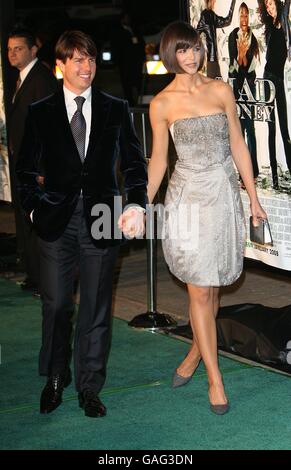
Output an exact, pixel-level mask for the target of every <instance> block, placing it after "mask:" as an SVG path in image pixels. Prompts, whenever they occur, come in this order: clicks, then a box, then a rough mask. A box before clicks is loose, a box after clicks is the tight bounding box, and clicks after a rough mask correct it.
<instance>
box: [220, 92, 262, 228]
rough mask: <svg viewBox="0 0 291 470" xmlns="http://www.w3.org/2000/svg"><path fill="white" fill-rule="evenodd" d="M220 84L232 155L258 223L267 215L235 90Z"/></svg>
mask: <svg viewBox="0 0 291 470" xmlns="http://www.w3.org/2000/svg"><path fill="white" fill-rule="evenodd" d="M220 86H221V93H220V96H221V99H222V101H223V107H224V109H225V112H226V114H227V119H228V126H229V138H230V147H231V152H232V156H233V159H234V162H235V164H236V166H237V168H238V171H239V173H240V175H241V177H242V180H243V182H244V185H245V187H246V190H247V192H248V195H249V199H250V204H251V212H252V215H253V217H254V218H255V220H254V222H255V223H256V218H266V217H267V215H266V213H265V211H264V210H263V209H262V208H261V206H260V203H259V201H258V196H257V191H256V187H255V183H254V174H253V167H252V161H251V157H250V153H249V150H248V147H247V145H246V143H245V140H244V137H243V135H242V132H241V126H240V122H239V118H238V115H237V109H236V103H235V99H234V95H233V92H232V90H231V88H230V86H229V85H227V84H226V83H221V85H220Z"/></svg>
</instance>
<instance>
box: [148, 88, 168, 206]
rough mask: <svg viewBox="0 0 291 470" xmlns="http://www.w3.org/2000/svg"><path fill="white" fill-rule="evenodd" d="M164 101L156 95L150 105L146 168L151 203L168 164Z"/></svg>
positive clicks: (166, 122) (166, 121) (166, 123)
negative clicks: (147, 163) (148, 149)
mask: <svg viewBox="0 0 291 470" xmlns="http://www.w3.org/2000/svg"><path fill="white" fill-rule="evenodd" d="M165 107H166V103H165V100H164V99H163V98H162V97H160V95H158V96H157V97H156V98H154V99H153V100H152V102H151V105H150V121H151V126H152V134H153V144H152V154H151V158H150V163H149V168H148V199H149V203H152V201H153V199H154V197H155V195H156V193H157V191H158V189H159V187H160V184H161V182H162V179H163V176H164V174H165V172H166V169H167V163H168V145H169V131H168V120H167V119H166V115H165Z"/></svg>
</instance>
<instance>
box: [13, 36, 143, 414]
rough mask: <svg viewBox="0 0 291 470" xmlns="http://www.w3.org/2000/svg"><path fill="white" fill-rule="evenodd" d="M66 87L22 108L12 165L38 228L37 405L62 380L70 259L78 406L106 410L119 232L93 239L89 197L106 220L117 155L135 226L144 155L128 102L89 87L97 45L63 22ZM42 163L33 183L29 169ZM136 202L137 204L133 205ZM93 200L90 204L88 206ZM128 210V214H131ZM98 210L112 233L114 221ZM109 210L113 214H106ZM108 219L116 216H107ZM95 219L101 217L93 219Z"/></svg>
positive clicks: (57, 393) (57, 394)
mask: <svg viewBox="0 0 291 470" xmlns="http://www.w3.org/2000/svg"><path fill="white" fill-rule="evenodd" d="M56 58H57V64H58V66H59V67H60V69H61V71H62V73H63V78H64V87H63V88H62V89H61V90H59V91H58V92H57V93H55V94H54V95H52V96H51V97H48V98H47V99H45V100H42V101H41V102H38V103H35V104H34V105H32V106H31V107H30V110H29V115H28V119H27V126H26V131H25V135H24V140H23V145H22V149H21V154H20V159H19V162H18V166H17V173H18V175H19V179H20V181H21V198H22V201H23V207H24V209H25V211H26V212H27V213H30V214H31V213H32V214H31V217H32V218H33V225H34V227H35V229H36V231H37V233H38V235H39V245H40V268H41V294H42V301H43V338H42V347H41V351H40V361H39V369H40V374H41V375H46V376H48V380H47V384H46V386H45V388H44V390H43V392H42V395H41V403H40V411H41V413H50V412H51V411H53V410H54V409H55V408H56V407H57V406H59V405H60V403H61V401H62V392H63V388H64V387H65V386H67V385H68V384H69V383H70V381H71V377H70V369H69V362H70V356H71V347H70V337H71V333H72V323H71V318H72V314H73V311H74V303H73V297H72V292H73V283H74V275H75V265H76V263H79V269H80V306H79V314H78V321H77V326H76V332H75V343H74V358H75V381H76V389H77V391H78V397H79V404H80V407H82V408H84V411H85V415H86V416H91V417H97V416H104V415H105V414H106V408H105V406H104V405H103V403H102V402H101V401H100V399H99V397H98V393H99V392H100V390H101V388H102V386H103V384H104V382H105V378H106V363H107V357H108V352H109V346H110V326H111V297H112V276H113V269H114V263H115V260H116V257H117V253H118V249H119V245H120V241H121V240H120V239H118V237H114V235H112V234H111V233H110V234H109V236H108V237H107V239H105V238H104V237H101V238H99V239H98V233H97V232H98V230H96V228H95V229H94V230H93V225H92V224H94V223H95V221H96V217H93V215H92V213H95V209H96V204H101V203H102V204H103V206H102V207H104V212H105V214H108V209H110V211H109V219H110V218H111V216H112V215H113V210H114V204H115V202H116V196H118V195H119V189H118V187H117V178H116V163H117V159H118V157H119V154H120V168H121V171H122V172H123V175H124V188H125V192H126V199H127V203H128V204H134V205H137V207H136V208H133V209H132V208H130V209H128V215H127V214H126V213H127V211H125V213H124V215H123V219H124V220H123V225H124V227H123V228H124V232H126V231H127V232H128V233H130V234H131V236H135V235H138V234H139V228H138V227H140V228H142V227H141V226H142V225H143V217H144V215H143V209H142V208H144V207H145V205H146V184H147V176H146V163H145V159H144V157H143V155H142V150H141V147H140V143H139V141H138V139H137V136H136V134H135V131H134V129H133V124H132V120H131V116H130V112H129V108H128V103H127V102H126V101H124V100H120V99H117V98H114V97H111V96H109V95H107V94H105V93H102V92H101V91H99V90H97V89H95V88H93V87H91V84H92V81H93V79H94V76H95V72H96V47H95V44H94V43H93V41H92V40H91V38H90V37H88V36H87V35H85V34H84V33H82V32H79V31H67V32H65V33H64V34H63V35H62V36H61V37H60V39H59V41H58V43H57V45H56ZM39 165H40V166H41V168H43V169H44V174H45V180H44V188H43V191H42V192H41V191H40V189H39V187H38V185H37V183H36V176H37V174H38V167H39ZM138 206H139V207H138ZM94 207H95V209H94ZM132 211H133V213H134V214H133V216H132V215H131V214H132ZM109 219H106V220H105V222H104V225H106V226H107V225H108V223H109V224H110V222H112V224H111V232H112V233H113V232H114V231H115V229H116V226H117V221H114V220H113V221H111V220H109ZM113 219H114V217H113ZM115 222H116V223H115ZM101 225H102V224H101Z"/></svg>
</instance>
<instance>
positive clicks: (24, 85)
mask: <svg viewBox="0 0 291 470" xmlns="http://www.w3.org/2000/svg"><path fill="white" fill-rule="evenodd" d="M38 67H39V62H38V61H37V62H36V63H35V64H34V66H33V67H32V69H31V70H30V71H29V73H28V74H27V76H26V77H25V80H24V81H23V83H22V85H21V87H20V88H19V90H18V92H17V93H16V95H15V99H14V102H13V105H12V109H13V108H14V106H16V105H17V101H18V100H19V98H20V97H21V95H22V94H23V93H25V90H26V88H27V87H28V85H29V82H30V81H31V79H32V78H33V76H34V75H35V73H36V72H37V70H38Z"/></svg>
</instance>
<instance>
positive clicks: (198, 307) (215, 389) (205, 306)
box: [178, 284, 227, 405]
mask: <svg viewBox="0 0 291 470" xmlns="http://www.w3.org/2000/svg"><path fill="white" fill-rule="evenodd" d="M187 287H188V293H189V298H190V319H191V320H190V321H191V325H192V328H193V330H194V332H195V343H194V341H193V344H192V348H191V350H190V352H192V351H193V354H194V352H196V353H198V351H199V354H200V355H201V357H202V359H203V362H204V364H205V367H206V371H207V375H208V381H209V400H210V402H211V403H212V404H213V405H218V404H225V403H227V398H226V396H225V393H224V387H223V383H222V378H221V373H220V370H219V367H218V357H217V337H216V315H217V311H218V307H219V298H218V288H214V287H197V286H193V285H191V284H188V286H187ZM188 357H189V354H188V356H187V358H188ZM199 357H200V356H199ZM187 358H186V359H185V361H184V362H186V360H187ZM191 358H192V356H190V357H189V359H191ZM196 361H197V356H196ZM192 368H193V365H192ZM194 368H195V367H194ZM178 373H179V371H178ZM188 375H189V374H188Z"/></svg>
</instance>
